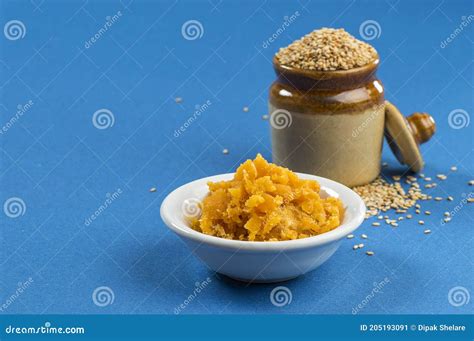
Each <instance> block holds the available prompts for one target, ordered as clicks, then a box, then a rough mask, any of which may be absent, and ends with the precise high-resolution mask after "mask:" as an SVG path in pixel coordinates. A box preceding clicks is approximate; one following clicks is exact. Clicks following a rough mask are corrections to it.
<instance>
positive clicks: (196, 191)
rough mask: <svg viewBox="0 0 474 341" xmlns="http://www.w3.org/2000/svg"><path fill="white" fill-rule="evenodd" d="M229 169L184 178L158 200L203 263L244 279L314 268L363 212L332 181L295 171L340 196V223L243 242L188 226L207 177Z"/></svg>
mask: <svg viewBox="0 0 474 341" xmlns="http://www.w3.org/2000/svg"><path fill="white" fill-rule="evenodd" d="M233 176H234V174H233V173H229V174H221V175H215V176H211V177H207V178H203V179H199V180H196V181H193V182H190V183H187V184H185V185H183V186H181V187H179V188H177V189H175V190H174V191H173V192H171V193H170V194H169V195H168V196H167V197H166V198H165V200H163V203H162V204H161V209H160V214H161V218H162V219H163V221H164V222H165V224H166V225H167V226H168V227H169V228H170V229H171V230H172V231H174V232H175V233H177V234H178V235H179V236H180V237H181V238H182V239H183V240H184V241H185V242H186V244H187V245H188V246H189V247H190V249H191V250H192V251H193V252H194V253H195V254H196V255H197V256H198V257H199V258H200V259H201V260H202V261H203V262H204V263H206V264H207V266H208V267H209V268H210V269H212V270H213V271H216V272H218V273H220V274H223V275H226V276H229V277H232V278H234V279H237V280H241V281H246V282H279V281H285V280H288V279H291V278H295V277H297V276H300V275H302V274H305V273H307V272H309V271H311V270H314V269H315V268H317V267H318V266H320V265H321V264H323V263H324V262H325V261H326V260H328V259H329V257H331V256H332V255H333V254H334V252H336V250H337V249H338V247H339V244H340V242H341V240H342V239H343V238H344V237H345V236H347V235H348V234H349V233H351V232H353V231H354V230H355V229H357V228H358V227H359V226H360V224H361V223H362V221H363V220H364V215H365V210H366V209H365V205H364V202H363V201H362V199H361V198H360V197H359V196H358V195H357V194H356V193H355V192H354V191H352V190H351V189H349V188H347V187H346V186H344V185H341V184H340V183H337V182H335V181H332V180H329V179H326V178H321V177H318V176H314V175H309V174H301V173H298V176H299V177H300V178H302V179H310V180H316V181H318V182H319V183H320V185H321V196H322V197H327V196H333V197H339V198H340V199H341V200H342V202H343V204H344V206H345V216H344V220H343V222H342V224H341V226H339V227H337V228H336V229H334V230H332V231H329V232H326V233H323V234H320V235H318V236H314V237H310V238H303V239H297V240H289V241H277V242H248V241H240V240H230V239H224V238H218V237H214V236H209V235H206V234H203V233H200V232H197V231H195V230H193V229H192V228H190V227H189V224H188V223H187V220H188V219H187V218H186V216H189V215H192V214H199V208H198V206H197V202H199V201H200V200H202V199H203V198H204V197H205V196H206V195H207V193H208V192H209V189H208V187H207V183H208V182H209V181H212V182H217V181H223V180H230V179H232V177H233Z"/></svg>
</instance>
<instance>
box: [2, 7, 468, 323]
mask: <svg viewBox="0 0 474 341" xmlns="http://www.w3.org/2000/svg"><path fill="white" fill-rule="evenodd" d="M118 11H121V13H122V16H121V17H120V18H119V20H117V21H116V22H115V23H114V24H113V26H112V27H110V28H109V30H108V31H107V32H105V33H104V34H103V35H102V36H101V37H100V39H99V40H98V41H97V42H95V43H94V44H92V46H90V47H89V48H86V47H85V42H86V41H88V40H89V39H90V38H91V37H92V36H93V35H94V34H96V33H97V32H98V31H99V29H100V28H101V27H102V26H103V25H104V23H105V21H106V19H105V17H106V16H112V15H114V14H116V13H117V12H118ZM296 11H298V13H299V14H300V15H299V16H298V18H297V19H296V20H295V21H294V22H293V23H292V24H291V25H290V27H288V28H287V29H286V31H285V33H284V34H281V35H280V36H278V37H277V39H276V41H275V42H273V43H271V44H270V45H269V46H268V47H267V48H264V47H263V46H262V44H263V42H264V41H266V40H267V39H268V38H269V37H270V36H271V35H272V34H274V33H275V32H276V30H277V29H278V28H279V27H281V25H282V24H283V22H284V17H285V16H290V15H292V14H294V13H295V12H296ZM471 14H473V5H472V2H469V1H449V2H443V1H423V2H422V1H419V2H416V1H397V2H391V1H377V2H375V1H311V2H307V3H306V1H305V0H303V1H296V2H276V1H266V2H265V1H263V2H259V1H241V2H238V3H237V2H220V1H217V0H213V1H199V2H198V1H193V2H190V1H177V2H150V1H126V0H125V1H89V2H87V1H84V2H80V1H67V2H60V1H44V2H35V1H32V2H29V1H15V2H13V1H2V2H1V8H0V24H1V26H2V27H3V26H4V25H5V24H6V23H7V22H8V21H10V20H14V19H16V20H20V21H21V22H23V24H24V25H25V27H26V35H25V36H24V37H23V38H22V39H18V40H8V39H6V37H5V35H1V36H0V72H1V74H0V75H1V77H0V84H1V98H0V113H1V122H0V123H1V124H2V125H5V124H6V123H7V122H8V121H9V120H10V119H11V118H12V117H13V116H14V115H15V112H16V110H17V109H16V108H17V106H18V105H19V104H20V105H24V104H25V103H27V102H28V101H30V100H31V101H33V103H34V104H33V105H32V107H31V108H30V109H29V110H28V111H27V112H26V113H25V114H24V115H23V116H21V117H20V119H19V120H18V121H17V122H15V123H14V124H13V125H12V126H11V127H10V128H9V129H8V131H6V132H4V133H3V134H2V135H1V136H0V145H1V149H0V153H1V167H0V182H1V186H0V202H1V203H2V205H3V203H4V202H5V201H6V200H8V199H9V198H11V197H19V198H21V199H22V200H23V201H24V202H25V206H26V211H24V214H23V215H21V216H19V217H17V218H10V217H8V216H7V215H5V214H4V212H0V213H1V227H0V234H1V251H0V262H1V263H0V264H1V265H0V272H1V276H0V304H3V303H4V302H6V301H7V299H8V297H10V296H11V295H12V294H14V293H15V291H16V289H17V286H18V282H24V281H26V280H27V279H28V278H29V277H31V278H32V280H33V283H32V284H31V285H30V286H29V287H28V288H27V289H26V290H25V292H24V293H22V294H21V295H20V296H19V297H18V298H17V299H16V300H15V301H14V302H13V303H11V304H10V305H9V306H8V307H7V309H5V310H4V313H5V312H6V313H11V314H13V313H126V314H129V313H171V314H172V313H173V312H174V309H175V308H176V307H177V306H179V305H180V304H181V303H183V302H184V300H185V299H186V298H187V297H188V296H189V295H190V294H192V292H193V290H194V288H195V282H200V281H203V280H205V279H206V278H207V277H208V276H209V277H210V278H211V280H212V282H211V284H209V286H208V287H207V288H206V289H205V290H204V291H203V292H202V293H200V294H199V295H198V297H197V298H196V299H195V300H193V301H192V302H191V303H190V304H189V305H187V306H186V308H185V309H184V310H183V313H216V314H218V313H225V314H227V313H250V314H253V313H316V314H324V313H336V314H339V313H341V314H351V312H352V309H353V308H354V307H356V306H357V305H358V304H359V303H361V302H362V300H363V299H364V298H365V297H366V296H367V295H368V294H369V293H370V292H371V290H372V288H373V283H374V282H380V281H382V280H384V278H386V277H387V278H388V279H389V280H390V282H389V284H387V285H385V286H384V288H383V292H381V293H378V294H377V295H375V297H374V298H373V299H371V300H370V302H369V303H368V304H366V305H365V306H364V308H363V309H362V310H361V311H360V313H381V314H386V313H390V314H392V313H455V314H456V313H472V312H473V308H472V307H473V303H472V301H471V302H469V303H467V304H464V305H462V306H459V307H455V306H453V305H451V304H450V303H449V300H448V292H449V291H450V289H451V288H453V287H456V286H462V287H464V288H465V290H467V292H468V293H472V291H473V286H472V284H473V283H474V281H473V277H474V272H473V271H472V270H473V250H474V245H473V244H474V243H473V229H472V227H473V222H474V219H473V210H472V207H473V206H472V205H471V204H470V205H467V206H466V205H464V206H463V208H462V209H461V210H460V211H459V212H458V213H457V214H456V215H455V216H454V217H453V220H452V221H451V222H450V223H449V224H446V225H445V226H441V224H440V221H441V218H442V212H444V211H449V210H452V209H453V208H454V207H455V206H456V205H460V201H461V199H462V194H463V193H464V194H465V195H466V194H467V193H469V192H470V190H472V187H468V186H467V182H468V181H469V180H470V179H473V178H474V177H473V176H472V174H473V162H472V156H473V154H472V151H473V143H472V142H473V141H472V136H473V130H472V126H473V125H472V123H471V124H470V125H467V126H465V127H463V128H461V129H454V128H453V127H451V126H450V125H449V122H448V114H449V113H450V112H451V111H453V110H455V109H463V110H465V111H466V112H467V114H468V115H469V114H472V113H473V64H472V63H473V62H472V57H473V53H472V52H473V45H472V43H473V41H472V37H473V34H472V33H473V24H472V23H471V24H470V25H468V27H467V28H465V29H464V31H463V32H461V33H460V34H458V35H457V36H456V37H455V39H454V40H453V41H452V42H451V43H449V44H448V45H447V46H446V47H445V48H441V46H440V44H441V42H442V41H444V40H445V39H446V38H447V37H448V36H449V35H450V34H452V33H453V32H454V30H455V29H456V28H457V27H458V26H459V25H460V24H461V21H462V16H468V15H471ZM192 19H194V20H198V21H199V22H200V23H201V24H202V27H203V31H202V33H203V34H202V37H200V38H198V39H196V40H187V39H184V37H183V35H182V34H181V27H182V25H183V24H184V23H185V22H186V21H188V20H192ZM370 19H371V20H376V21H377V22H378V23H379V24H380V27H381V34H380V36H379V37H378V38H377V39H374V40H371V41H370V43H371V44H373V45H374V46H375V47H376V48H377V50H378V51H379V54H380V56H381V60H382V64H381V67H380V69H379V72H378V75H379V77H380V79H381V80H382V81H383V82H384V85H385V89H386V98H387V99H389V100H391V101H392V102H394V103H395V104H397V105H398V106H399V108H400V110H401V111H402V112H404V113H406V114H408V113H410V112H413V111H427V112H430V113H431V114H432V115H433V116H434V117H435V119H436V121H437V127H438V131H437V133H436V135H435V137H434V138H433V139H432V140H431V141H430V142H428V143H427V144H426V145H424V146H423V147H422V152H423V154H424V157H425V160H426V163H427V167H426V169H425V171H424V173H425V174H426V175H427V176H431V177H433V179H435V175H436V174H438V173H445V174H447V175H448V179H447V180H446V181H437V180H436V181H437V182H438V183H439V184H438V187H437V188H435V189H432V190H427V192H429V193H432V195H433V196H437V195H439V196H443V197H446V196H447V195H452V196H453V197H454V198H455V199H454V201H452V202H448V201H446V200H444V201H442V202H434V201H429V202H423V203H422V207H423V208H422V209H423V210H425V209H426V210H431V211H432V212H433V214H432V215H431V216H424V215H423V217H422V218H421V219H424V220H425V222H426V224H425V226H420V225H418V224H417V223H416V220H418V219H413V220H411V221H403V222H401V223H400V226H399V227H398V228H396V229H394V228H389V227H387V226H385V224H382V226H381V227H379V228H375V227H372V226H371V224H370V221H369V222H366V223H364V224H363V226H362V227H361V228H360V229H359V230H358V231H357V236H356V238H355V239H353V240H344V241H343V243H342V245H341V248H340V249H339V251H338V252H337V253H336V254H335V255H334V256H333V257H332V258H331V259H330V260H329V261H328V262H327V263H325V264H324V265H323V266H321V267H320V268H318V269H317V270H315V271H314V272H312V273H309V274H307V275H305V276H303V277H301V278H299V279H296V280H293V281H290V282H286V283H284V284H283V285H285V286H287V287H288V288H289V289H290V290H291V292H292V295H293V299H292V302H291V304H289V305H286V306H284V307H275V306H273V305H272V304H271V302H270V299H269V295H270V292H271V290H272V289H273V288H274V287H275V285H250V286H249V285H246V284H242V283H238V282H234V281H232V280H229V279H225V278H218V277H216V276H214V275H213V274H212V273H211V272H210V271H208V270H207V268H206V267H205V266H204V265H203V264H202V263H200V262H199V261H198V260H197V259H196V258H194V256H193V255H192V254H191V252H190V250H188V249H187V248H186V247H185V245H184V243H183V242H182V241H181V240H180V239H179V238H178V237H177V236H175V235H174V234H173V233H172V232H170V231H169V230H168V229H167V228H166V227H165V226H164V224H163V223H162V221H161V219H160V216H159V207H160V204H161V201H162V199H163V198H164V197H165V196H166V195H167V194H168V193H169V192H170V191H171V190H173V189H174V188H176V187H177V186H179V185H182V184H184V183H186V182H188V181H190V180H193V179H197V178H200V177H204V176H208V175H212V174H218V173H225V172H229V171H232V170H233V169H235V167H236V166H237V165H238V164H239V163H240V162H242V161H243V160H245V159H246V158H250V157H254V156H255V154H256V153H257V152H260V153H262V154H263V155H264V156H265V157H266V158H270V157H271V152H270V150H271V147H270V140H269V128H268V122H267V121H265V120H262V118H261V116H262V115H263V114H265V113H266V110H267V104H266V102H267V95H268V92H267V91H268V87H269V85H270V84H271V82H272V81H273V79H274V73H273V70H272V66H271V58H272V56H273V54H274V53H275V52H276V51H277V50H278V48H279V47H281V46H286V45H287V44H289V43H290V42H291V41H293V40H294V39H296V38H298V37H300V36H302V35H304V34H305V33H307V32H310V31H311V30H313V29H315V28H319V27H322V26H330V27H344V28H345V29H346V30H348V31H349V32H350V33H352V34H353V35H355V36H356V37H358V38H360V34H359V26H360V25H361V24H362V23H363V22H364V21H366V20H370ZM175 97H182V98H183V102H182V103H179V104H178V103H175V101H174V99H175ZM207 100H210V101H211V103H212V104H211V105H210V107H209V109H207V110H206V111H205V112H204V113H203V114H202V115H201V116H199V118H198V119H197V120H196V121H194V122H193V123H192V124H191V125H190V126H189V127H188V128H187V129H186V130H185V131H184V133H182V134H181V135H180V136H179V137H174V131H175V130H176V129H179V127H180V126H181V125H183V124H184V122H185V121H186V120H188V118H189V117H190V116H191V115H192V113H193V111H194V108H195V106H196V105H197V104H203V103H205V102H206V101H207ZM244 106H248V107H249V109H250V110H249V111H248V112H244V111H243V110H242V108H243V107H244ZM103 108H106V109H108V110H110V111H111V112H112V113H113V115H114V118H115V122H114V125H113V126H111V127H109V128H108V129H102V130H101V129H97V128H96V127H95V126H94V125H93V123H92V116H93V114H94V112H96V111H97V110H99V109H103ZM467 118H470V117H469V116H467ZM224 148H228V149H229V151H230V153H229V154H228V155H224V154H223V153H222V150H223V149H224ZM383 157H384V161H386V162H388V163H389V167H388V168H387V169H386V170H385V175H391V174H394V173H400V172H404V171H405V169H404V168H403V167H402V166H400V165H399V164H398V163H397V162H396V160H395V159H394V157H393V155H392V154H391V152H390V151H389V149H388V148H386V146H385V148H384V154H383ZM454 165H456V166H457V167H458V171H457V172H451V171H450V170H449V168H450V167H451V166H454ZM151 187H156V188H157V191H156V192H155V193H150V192H149V189H150V188H151ZM118 189H121V190H122V194H120V196H119V197H118V198H117V199H116V200H114V201H113V203H112V204H111V205H110V207H108V208H107V209H106V210H105V211H104V212H102V213H101V214H100V215H99V216H98V217H97V219H96V220H95V221H93V223H92V224H90V225H89V226H86V225H85V223H84V221H85V219H86V218H87V217H89V216H90V215H92V214H93V213H94V212H95V211H96V210H97V209H98V208H99V207H100V205H101V204H103V203H104V201H105V199H106V195H107V193H113V192H114V191H117V190H118ZM391 215H394V214H391ZM425 228H429V229H431V230H432V231H433V232H432V233H431V234H430V235H425V234H423V230H424V229H425ZM361 233H366V234H367V235H368V236H369V239H367V240H364V241H363V242H364V243H365V244H366V249H365V250H367V249H370V250H373V251H374V252H375V256H373V257H367V256H366V255H365V254H364V253H363V252H361V251H353V250H352V245H353V244H354V243H356V242H362V240H361V239H360V238H359V236H360V234H361ZM100 286H108V287H110V288H111V290H113V292H114V297H115V299H114V302H113V304H110V305H108V306H105V307H99V306H97V305H95V304H94V303H93V300H92V293H93V291H94V289H96V288H97V287H100Z"/></svg>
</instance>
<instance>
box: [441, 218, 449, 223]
mask: <svg viewBox="0 0 474 341" xmlns="http://www.w3.org/2000/svg"><path fill="white" fill-rule="evenodd" d="M443 221H444V222H445V223H449V222H450V221H451V217H446V218H444V219H443Z"/></svg>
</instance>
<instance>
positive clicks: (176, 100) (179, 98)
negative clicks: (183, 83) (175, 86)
mask: <svg viewBox="0 0 474 341" xmlns="http://www.w3.org/2000/svg"><path fill="white" fill-rule="evenodd" d="M174 101H175V102H176V103H181V102H182V101H183V99H182V98H181V97H176V98H175V99H174Z"/></svg>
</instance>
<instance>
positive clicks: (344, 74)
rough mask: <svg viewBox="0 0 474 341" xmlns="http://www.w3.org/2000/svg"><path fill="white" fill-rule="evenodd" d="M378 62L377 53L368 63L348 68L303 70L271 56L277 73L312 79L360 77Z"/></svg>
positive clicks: (376, 65)
mask: <svg viewBox="0 0 474 341" xmlns="http://www.w3.org/2000/svg"><path fill="white" fill-rule="evenodd" d="M379 63H380V58H379V55H378V54H377V56H376V58H375V59H373V60H372V61H371V62H370V63H368V64H366V65H363V66H359V67H356V68H353V69H348V70H334V71H319V70H305V69H298V68H295V67H291V66H288V65H283V64H280V63H279V62H278V60H277V57H276V56H274V57H273V68H274V69H275V71H276V72H277V74H282V75H284V74H289V75H292V76H297V77H302V78H309V79H313V80H329V79H341V78H352V77H361V76H364V75H369V74H371V73H374V72H375V70H376V69H377V68H378V66H379Z"/></svg>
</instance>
